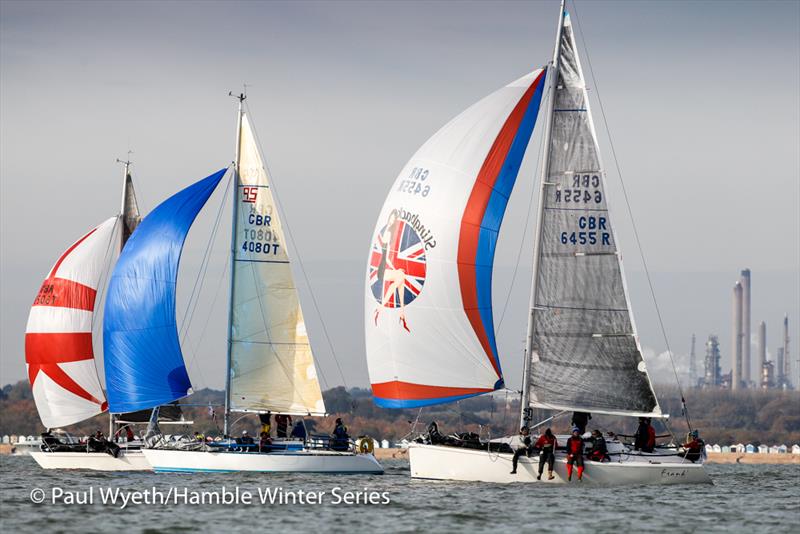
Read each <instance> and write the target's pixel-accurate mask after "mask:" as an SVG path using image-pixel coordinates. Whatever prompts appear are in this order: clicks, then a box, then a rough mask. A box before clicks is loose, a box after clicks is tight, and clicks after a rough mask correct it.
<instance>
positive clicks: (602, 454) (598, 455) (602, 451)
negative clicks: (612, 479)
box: [588, 429, 611, 462]
mask: <svg viewBox="0 0 800 534" xmlns="http://www.w3.org/2000/svg"><path fill="white" fill-rule="evenodd" d="M589 441H591V442H592V450H591V451H590V452H589V454H588V456H589V459H590V460H592V461H594V462H610V461H611V457H610V456H609V455H608V445H607V444H606V438H604V437H603V433H602V432H600V431H599V430H597V429H595V430H592V437H590V438H589Z"/></svg>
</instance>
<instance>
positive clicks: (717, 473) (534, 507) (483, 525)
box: [0, 456, 800, 534]
mask: <svg viewBox="0 0 800 534" xmlns="http://www.w3.org/2000/svg"><path fill="white" fill-rule="evenodd" d="M383 463H384V466H385V468H386V473H385V474H384V475H382V476H381V475H373V476H362V475H338V476H337V475H319V474H306V475H303V474H242V473H237V474H190V473H181V474H157V473H149V472H134V473H124V472H108V473H103V472H93V471H53V470H49V471H46V470H43V469H41V468H39V466H38V465H36V463H35V462H34V461H33V459H32V458H30V457H26V456H5V457H2V458H0V472H1V473H2V474H1V475H0V484H1V487H0V499H1V500H0V526H1V527H2V531H3V532H4V533H12V532H47V533H50V532H125V533H126V534H131V533H136V532H147V533H151V532H190V531H193V532H241V531H247V530H251V531H254V532H255V531H260V532H263V531H265V530H272V529H280V530H281V531H294V532H328V531H332V530H336V531H339V532H342V531H347V532H359V533H360V532H372V533H379V532H380V533H382V532H419V531H427V532H455V531H462V532H506V531H508V532H510V531H516V532H520V529H523V530H525V531H528V530H530V531H533V530H534V529H535V530H536V531H544V532H548V531H552V532H556V531H557V532H597V533H605V532H614V533H619V532H643V531H648V532H669V533H670V534H674V533H676V532H678V533H687V532H728V533H731V532H753V531H758V532H769V533H773V532H800V494H799V493H798V491H799V490H798V488H799V487H800V465H738V464H733V465H731V464H724V465H716V464H711V465H708V466H707V469H708V471H709V473H710V475H711V477H712V478H713V480H714V485H696V486H689V485H676V486H628V487H594V486H590V485H583V484H581V483H579V482H577V481H573V482H572V483H571V484H569V485H562V484H552V485H549V484H508V485H500V484H482V483H466V482H440V481H429V480H413V479H411V478H410V477H409V470H408V463H407V462H406V461H404V460H391V461H386V462H383ZM39 500H41V501H42V502H41V503H37V502H34V501H39Z"/></svg>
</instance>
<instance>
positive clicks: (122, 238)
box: [108, 150, 132, 440]
mask: <svg viewBox="0 0 800 534" xmlns="http://www.w3.org/2000/svg"><path fill="white" fill-rule="evenodd" d="M131 154H132V152H131V151H130V150H128V155H127V158H126V159H125V161H122V160H121V159H119V158H117V163H122V165H123V167H122V195H121V200H120V204H119V224H120V228H121V231H120V233H119V252H122V249H123V248H125V242H126V241H127V238H126V235H125V205H126V204H127V202H126V201H127V200H128V199H127V192H128V174H129V172H130V168H131ZM113 436H114V415H113V414H112V413H111V410H109V411H108V439H109V440H111V439H112V437H113Z"/></svg>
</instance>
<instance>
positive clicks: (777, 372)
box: [689, 269, 794, 391]
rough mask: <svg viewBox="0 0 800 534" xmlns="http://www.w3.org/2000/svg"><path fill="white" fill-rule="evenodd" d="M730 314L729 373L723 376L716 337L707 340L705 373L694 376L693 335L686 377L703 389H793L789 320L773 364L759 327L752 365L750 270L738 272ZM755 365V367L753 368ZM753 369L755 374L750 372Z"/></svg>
mask: <svg viewBox="0 0 800 534" xmlns="http://www.w3.org/2000/svg"><path fill="white" fill-rule="evenodd" d="M731 311H732V313H731V319H732V321H731V354H730V362H731V371H730V372H729V373H726V374H722V369H721V367H720V361H721V359H722V355H721V353H720V350H719V338H718V337H717V335H716V334H711V335H709V336H708V341H706V351H705V360H704V373H703V375H702V376H698V375H697V361H696V357H695V341H696V340H695V336H694V334H692V347H691V351H690V353H689V375H690V379H691V382H692V384H694V385H695V387H698V388H704V389H730V390H732V391H738V390H742V389H783V390H789V389H794V386H793V384H792V383H791V380H790V377H791V370H790V356H789V354H790V353H789V316H788V315H784V317H783V332H782V333H783V335H782V337H781V344H780V346H778V348H777V350H776V351H775V361H772V360H768V359H767V324H766V323H765V322H764V321H761V322H760V323H759V325H758V344H757V354H756V357H757V358H758V360H757V362H754V361H753V358H752V354H751V349H752V344H751V341H750V340H751V317H750V315H751V314H750V269H744V270H743V271H742V272H741V275H740V277H739V280H737V281H736V283H735V284H734V285H733V301H732V310H731ZM754 364H755V365H754ZM754 367H755V368H756V369H755V372H753V371H754V369H753V368H754Z"/></svg>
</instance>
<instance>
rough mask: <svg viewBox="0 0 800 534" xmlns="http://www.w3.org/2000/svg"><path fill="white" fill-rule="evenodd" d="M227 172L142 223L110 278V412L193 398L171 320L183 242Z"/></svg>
mask: <svg viewBox="0 0 800 534" xmlns="http://www.w3.org/2000/svg"><path fill="white" fill-rule="evenodd" d="M224 174H225V169H223V170H221V171H219V172H217V173H215V174H212V175H211V176H209V177H207V178H205V179H203V180H200V181H199V182H197V183H195V184H193V185H191V186H189V187H187V188H186V189H184V190H182V191H180V192H178V193H176V194H175V195H173V196H171V197H170V198H168V199H167V200H165V201H164V202H162V203H161V204H160V205H158V207H156V208H155V209H154V210H153V211H152V212H151V213H150V214H149V215H148V216H147V217H145V219H144V220H143V221H142V222H141V224H139V226H138V228H137V229H136V231H135V232H134V233H133V235H132V236H131V237H130V239H129V240H128V242H127V243H126V245H125V248H124V249H123V251H122V253H121V254H120V257H119V260H118V262H117V265H116V267H115V269H114V272H113V274H112V276H111V280H110V282H109V286H108V292H107V297H106V305H105V318H104V322H103V349H104V359H105V374H106V389H107V392H108V402H109V408H110V410H111V411H112V412H113V413H122V412H132V411H136V410H142V409H146V408H153V407H155V406H158V405H160V404H164V403H167V402H171V401H173V400H176V399H179V398H181V397H184V396H186V395H188V394H189V393H190V390H191V383H190V381H189V375H188V373H187V372H186V366H185V364H184V361H183V355H182V354H181V348H180V343H179V340H178V329H177V325H176V320H175V289H176V285H177V278H178V265H179V263H180V257H181V251H182V250H183V243H184V241H185V239H186V235H187V234H188V233H189V229H190V228H191V226H192V223H193V222H194V220H195V217H197V214H198V213H199V212H200V210H201V209H202V208H203V206H204V205H205V203H206V201H207V200H208V198H209V196H211V193H212V192H213V191H214V189H215V188H216V187H217V184H218V183H219V181H220V180H221V179H222V177H223V176H224Z"/></svg>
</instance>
